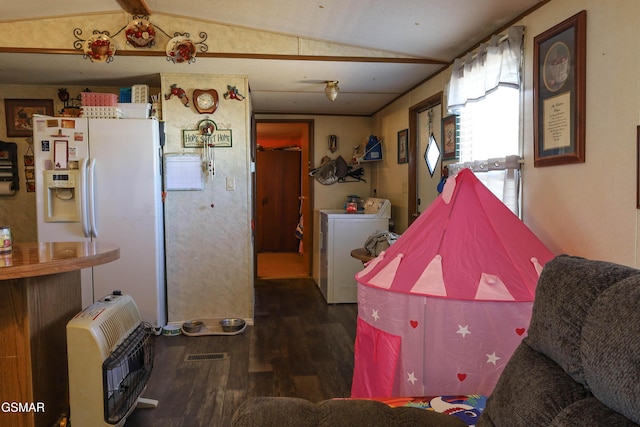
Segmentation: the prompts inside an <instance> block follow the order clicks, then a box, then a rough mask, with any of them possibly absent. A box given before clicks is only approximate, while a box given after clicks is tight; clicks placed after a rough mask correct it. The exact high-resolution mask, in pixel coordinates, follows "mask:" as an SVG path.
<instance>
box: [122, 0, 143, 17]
mask: <svg viewBox="0 0 640 427" xmlns="http://www.w3.org/2000/svg"><path fill="white" fill-rule="evenodd" d="M117 2H118V4H119V5H120V7H122V9H123V10H124V11H125V12H129V13H130V14H132V15H145V16H148V15H151V9H149V6H147V4H146V3H145V1H144V0H117Z"/></svg>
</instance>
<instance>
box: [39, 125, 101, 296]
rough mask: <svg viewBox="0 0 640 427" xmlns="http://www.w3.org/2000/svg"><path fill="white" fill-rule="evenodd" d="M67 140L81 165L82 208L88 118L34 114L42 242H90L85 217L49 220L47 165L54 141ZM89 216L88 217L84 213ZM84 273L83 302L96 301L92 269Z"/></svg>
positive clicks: (83, 204) (71, 154) (50, 162)
mask: <svg viewBox="0 0 640 427" xmlns="http://www.w3.org/2000/svg"><path fill="white" fill-rule="evenodd" d="M56 140H65V141H67V142H68V147H69V161H70V162H73V163H72V164H73V165H75V164H77V165H78V168H79V169H80V183H79V184H80V187H81V188H79V189H77V190H76V194H75V197H78V198H80V200H79V203H80V209H81V212H83V211H84V210H85V209H86V193H85V189H86V185H85V184H86V179H85V178H86V176H85V174H84V173H83V172H82V171H83V170H85V168H83V166H82V164H83V162H85V163H86V159H87V156H88V153H89V145H88V128H87V119H83V118H73V117H69V118H67V117H65V118H61V117H47V116H34V118H33V151H34V156H35V159H34V160H35V163H34V166H35V174H36V175H35V176H36V222H37V227H38V241H40V242H88V241H90V237H89V236H88V234H85V230H84V227H83V224H84V223H83V221H82V219H81V220H80V221H78V222H47V221H45V218H44V217H45V209H46V200H45V197H47V191H48V189H47V187H46V185H45V183H46V180H45V173H44V171H45V170H46V168H47V167H48V168H50V169H51V168H53V154H54V151H53V147H54V141H56ZM85 218H86V217H85ZM81 276H82V306H83V307H87V306H89V305H91V304H92V303H93V283H92V278H91V269H90V268H85V269H83V270H82V271H81Z"/></svg>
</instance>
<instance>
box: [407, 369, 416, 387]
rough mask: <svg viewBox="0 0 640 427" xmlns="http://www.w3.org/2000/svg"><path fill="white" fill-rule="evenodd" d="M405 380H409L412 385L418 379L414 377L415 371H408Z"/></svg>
mask: <svg viewBox="0 0 640 427" xmlns="http://www.w3.org/2000/svg"><path fill="white" fill-rule="evenodd" d="M407 381H409V382H410V383H411V385H414V384H415V382H416V381H418V379H417V378H416V375H415V373H413V372H409V377H408V378H407Z"/></svg>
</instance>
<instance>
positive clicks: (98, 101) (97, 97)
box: [80, 92, 118, 107]
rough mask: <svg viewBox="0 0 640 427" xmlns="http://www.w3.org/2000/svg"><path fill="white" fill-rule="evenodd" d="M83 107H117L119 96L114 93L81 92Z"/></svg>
mask: <svg viewBox="0 0 640 427" xmlns="http://www.w3.org/2000/svg"><path fill="white" fill-rule="evenodd" d="M80 97H81V100H82V106H83V107H84V106H89V107H96V106H100V107H115V106H116V105H118V95H116V94H114V93H97V92H81V93H80Z"/></svg>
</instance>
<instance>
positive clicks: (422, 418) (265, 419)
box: [232, 397, 466, 427]
mask: <svg viewBox="0 0 640 427" xmlns="http://www.w3.org/2000/svg"><path fill="white" fill-rule="evenodd" d="M418 425H419V426H425V427H431V426H434V427H466V424H465V423H464V422H463V421H461V420H460V419H458V418H456V417H452V416H449V415H444V414H439V413H437V412H433V411H427V410H425V409H419V408H411V407H397V408H392V407H390V406H388V405H386V404H384V403H382V402H377V401H374V400H359V399H353V400H351V399H335V400H324V401H322V402H319V403H317V404H314V403H312V402H310V401H308V400H304V399H299V398H294V397H254V398H251V399H248V400H247V401H245V402H244V403H243V404H242V405H240V407H238V409H237V410H236V412H235V413H234V414H233V420H232V426H233V427H340V426H344V427H358V426H363V427H365V426H366V427H370V426H376V427H397V426H418Z"/></svg>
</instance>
